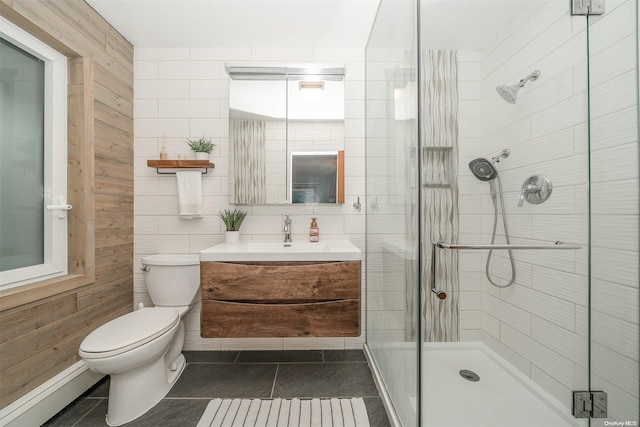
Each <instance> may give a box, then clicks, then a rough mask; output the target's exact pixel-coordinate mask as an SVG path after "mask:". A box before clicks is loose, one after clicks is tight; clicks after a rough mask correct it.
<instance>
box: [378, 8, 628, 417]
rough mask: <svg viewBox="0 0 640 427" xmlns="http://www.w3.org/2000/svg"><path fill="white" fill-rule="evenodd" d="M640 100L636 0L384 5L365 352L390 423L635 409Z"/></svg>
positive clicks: (380, 14) (577, 414)
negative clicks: (639, 102)
mask: <svg viewBox="0 0 640 427" xmlns="http://www.w3.org/2000/svg"><path fill="white" fill-rule="evenodd" d="M587 5H589V6H590V7H589V10H584V9H581V6H587ZM638 97H639V92H638V1H637V0H606V2H604V1H593V2H591V3H590V4H589V2H587V1H585V2H579V1H573V2H568V1H565V0H532V1H522V0H456V1H438V0H382V1H381V3H380V7H379V10H378V14H377V17H376V20H375V23H374V26H373V29H372V31H371V34H370V38H369V42H368V45H367V48H366V132H367V141H366V168H367V171H366V177H367V178H366V183H367V247H366V255H367V256H366V259H367V270H366V271H367V273H366V280H367V302H366V305H367V345H366V351H367V354H368V357H369V359H370V361H371V365H372V367H373V370H374V375H375V377H376V379H377V381H378V384H379V386H380V388H381V389H382V390H383V395H384V400H385V403H386V406H387V409H388V412H389V413H390V414H391V417H390V418H391V421H392V424H394V425H398V426H405V427H409V426H421V427H429V426H439V427H440V426H483V425H484V426H491V427H496V426H514V425H516V426H532V427H539V426H550V427H555V426H605V425H639V424H640V414H639V400H638V397H639V389H640V385H639V384H640V381H639V343H638V341H639V340H638V337H639V328H638V313H639V310H640V308H639V307H640V304H639V295H638V288H639V285H638V282H639V273H638V271H639V252H638V247H639V237H638V229H639V219H638V212H639V200H638V199H639V197H638V194H639V185H638V177H639V170H640V166H639V164H640V162H639V150H638ZM616 422H617V423H622V424H612V423H616ZM625 423H626V424H625Z"/></svg>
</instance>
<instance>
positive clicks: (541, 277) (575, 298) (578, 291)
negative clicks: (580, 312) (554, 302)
mask: <svg viewBox="0 0 640 427" xmlns="http://www.w3.org/2000/svg"><path fill="white" fill-rule="evenodd" d="M585 273H586V272H585ZM532 287H533V289H535V290H537V291H540V292H544V293H545V294H548V295H551V296H554V297H557V298H560V299H562V300H565V301H568V302H571V303H575V304H579V305H582V306H586V305H587V302H588V293H589V289H588V288H589V284H588V280H587V277H586V274H585V275H578V274H573V273H566V272H563V271H558V270H553V269H551V268H547V267H544V266H533V281H532Z"/></svg>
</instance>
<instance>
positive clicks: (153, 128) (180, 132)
mask: <svg viewBox="0 0 640 427" xmlns="http://www.w3.org/2000/svg"><path fill="white" fill-rule="evenodd" d="M163 134H166V135H167V136H168V137H185V136H187V135H188V134H189V119H142V118H140V119H136V137H162V135H163Z"/></svg>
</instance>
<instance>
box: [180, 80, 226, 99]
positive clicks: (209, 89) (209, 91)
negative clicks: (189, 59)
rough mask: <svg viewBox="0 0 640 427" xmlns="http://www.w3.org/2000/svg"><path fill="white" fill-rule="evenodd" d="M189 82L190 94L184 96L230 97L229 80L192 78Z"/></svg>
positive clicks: (196, 97) (192, 97) (193, 97)
mask: <svg viewBox="0 0 640 427" xmlns="http://www.w3.org/2000/svg"><path fill="white" fill-rule="evenodd" d="M187 84H188V96H185V97H183V98H191V99H199V98H209V99H227V98H229V81H228V80H213V79H210V80H190V81H188V82H187Z"/></svg>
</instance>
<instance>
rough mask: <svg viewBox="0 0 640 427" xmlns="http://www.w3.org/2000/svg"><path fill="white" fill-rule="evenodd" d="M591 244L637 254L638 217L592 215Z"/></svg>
mask: <svg viewBox="0 0 640 427" xmlns="http://www.w3.org/2000/svg"><path fill="white" fill-rule="evenodd" d="M591 244H592V245H593V246H598V247H604V248H612V249H620V250H626V251H633V252H638V216H637V215H615V216H614V215H592V217H591Z"/></svg>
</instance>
